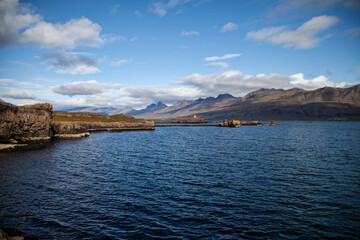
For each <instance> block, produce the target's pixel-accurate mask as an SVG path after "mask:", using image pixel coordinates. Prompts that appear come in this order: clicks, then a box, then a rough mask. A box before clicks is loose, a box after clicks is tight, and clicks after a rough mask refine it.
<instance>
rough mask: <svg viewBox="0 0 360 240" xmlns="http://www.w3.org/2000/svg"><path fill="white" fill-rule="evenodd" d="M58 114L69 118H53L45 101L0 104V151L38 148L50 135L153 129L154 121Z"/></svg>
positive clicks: (52, 136) (67, 136) (43, 144)
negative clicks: (54, 119) (38, 102)
mask: <svg viewBox="0 0 360 240" xmlns="http://www.w3.org/2000/svg"><path fill="white" fill-rule="evenodd" d="M58 115H60V117H62V118H65V119H69V120H72V121H53V110H52V106H51V105H50V104H48V103H44V104H34V105H26V106H12V105H8V104H3V103H0V151H14V150H18V149H25V150H27V149H33V148H38V147H39V146H40V145H41V146H45V143H44V142H48V141H50V140H51V138H60V139H70V138H80V137H87V136H89V135H90V134H89V132H93V131H135V130H155V125H154V122H152V121H145V120H141V119H140V120H139V119H135V118H133V117H130V116H126V115H112V116H109V115H107V114H93V113H81V114H76V113H72V114H71V115H70V116H67V114H66V113H65V112H64V113H60V114H59V113H58ZM57 117H58V118H59V116H57ZM77 118H81V119H85V120H86V121H79V120H78V119H77ZM121 121H124V122H121ZM126 121H131V122H126ZM34 143H35V144H34Z"/></svg>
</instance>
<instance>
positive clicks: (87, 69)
mask: <svg viewBox="0 0 360 240" xmlns="http://www.w3.org/2000/svg"><path fill="white" fill-rule="evenodd" d="M56 72H57V73H59V74H72V75H78V74H81V75H85V74H92V73H98V72H101V71H100V69H98V68H97V67H94V66H87V65H77V66H75V67H73V68H71V69H60V70H57V71H56Z"/></svg>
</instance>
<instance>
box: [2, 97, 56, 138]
mask: <svg viewBox="0 0 360 240" xmlns="http://www.w3.org/2000/svg"><path fill="white" fill-rule="evenodd" d="M51 122H52V106H51V105H50V104H49V103H44V104H34V105H26V106H11V105H7V104H2V103H0V143H10V142H13V143H14V142H15V141H17V142H19V143H25V142H32V141H49V140H50V137H51Z"/></svg>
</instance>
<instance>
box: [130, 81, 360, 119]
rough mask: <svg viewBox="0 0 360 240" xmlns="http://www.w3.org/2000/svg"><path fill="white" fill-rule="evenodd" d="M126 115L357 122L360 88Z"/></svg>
mask: <svg viewBox="0 0 360 240" xmlns="http://www.w3.org/2000/svg"><path fill="white" fill-rule="evenodd" d="M128 114H129V115H132V116H135V117H139V118H146V119H175V118H187V117H191V116H193V115H194V114H196V115H198V116H199V117H202V118H205V119H224V118H228V119H259V120H307V119H309V120H326V119H331V120H337V119H338V120H360V85H355V86H352V87H349V88H332V87H324V88H319V89H316V90H313V91H307V90H304V89H300V88H292V89H288V90H283V89H259V90H256V91H253V92H251V93H248V94H247V95H245V96H244V97H239V98H237V97H233V96H232V95H230V94H220V95H219V96H217V97H216V98H214V97H208V98H205V99H203V98H199V99H197V100H190V101H189V100H183V101H180V102H177V103H175V104H173V105H171V106H166V105H165V104H162V103H161V102H159V103H158V104H152V105H149V106H148V107H147V108H145V109H143V110H138V111H133V112H128Z"/></svg>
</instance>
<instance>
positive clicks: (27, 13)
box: [0, 0, 104, 48]
mask: <svg viewBox="0 0 360 240" xmlns="http://www.w3.org/2000/svg"><path fill="white" fill-rule="evenodd" d="M100 32H101V27H100V25H98V24H96V23H93V22H92V21H91V20H89V19H87V18H85V17H82V18H80V19H71V20H70V21H68V22H66V23H55V24H53V23H49V22H46V21H44V20H43V18H42V17H41V15H39V14H34V13H33V12H32V11H31V10H30V9H29V7H28V5H25V4H21V3H19V2H18V0H2V1H0V47H7V46H10V45H14V44H19V43H30V44H33V45H37V46H40V47H44V48H54V47H64V48H75V47H77V46H88V47H95V46H98V45H99V44H101V43H103V42H104V39H103V38H102V37H101V36H100Z"/></svg>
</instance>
